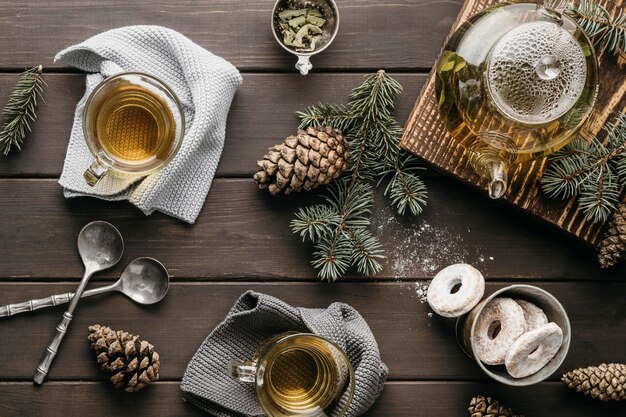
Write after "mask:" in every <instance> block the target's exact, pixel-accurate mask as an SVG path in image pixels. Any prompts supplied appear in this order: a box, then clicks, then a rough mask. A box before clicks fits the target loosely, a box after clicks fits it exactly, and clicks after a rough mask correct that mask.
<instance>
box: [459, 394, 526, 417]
mask: <svg viewBox="0 0 626 417" xmlns="http://www.w3.org/2000/svg"><path fill="white" fill-rule="evenodd" d="M467 411H469V414H470V417H524V416H522V415H519V414H515V413H514V412H513V411H511V409H510V408H509V407H507V406H505V405H502V404H500V403H499V402H498V401H497V400H494V399H492V398H491V397H484V396H482V395H478V396H476V397H474V398H472V400H471V401H470V406H469V408H468V409H467Z"/></svg>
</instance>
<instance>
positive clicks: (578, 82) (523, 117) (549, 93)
mask: <svg viewBox="0 0 626 417" xmlns="http://www.w3.org/2000/svg"><path fill="white" fill-rule="evenodd" d="M586 77H587V64H586V61H585V55H584V52H583V50H582V48H581V46H580V44H579V43H578V42H577V41H576V39H575V38H574V37H573V36H572V35H571V34H570V33H569V32H568V31H567V30H565V29H563V28H562V27H561V25H559V24H558V23H557V22H556V21H545V20H540V21H535V22H528V23H523V24H521V25H520V26H517V27H516V28H514V29H512V30H511V31H510V32H508V33H506V34H505V35H504V36H502V38H500V40H499V41H498V42H497V43H496V44H495V45H494V46H493V48H492V50H491V53H490V56H489V58H488V63H487V70H486V73H485V78H486V84H487V90H488V91H489V94H490V96H491V98H492V100H493V103H494V104H495V105H496V107H497V108H498V110H499V111H500V113H502V114H503V115H505V116H507V117H509V118H511V119H513V120H515V121H518V122H520V123H525V124H544V123H548V122H551V121H553V120H556V119H558V118H559V117H561V116H562V115H563V114H565V113H567V111H569V110H570V109H571V108H572V107H573V106H574V105H575V104H576V102H577V101H578V98H579V97H580V95H581V94H582V92H583V90H584V88H585V82H586Z"/></svg>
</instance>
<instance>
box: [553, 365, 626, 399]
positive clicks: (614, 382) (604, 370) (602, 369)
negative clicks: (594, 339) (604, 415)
mask: <svg viewBox="0 0 626 417" xmlns="http://www.w3.org/2000/svg"><path fill="white" fill-rule="evenodd" d="M561 381H563V382H564V383H565V384H566V385H567V387H568V388H571V389H574V390H576V392H582V393H583V394H585V395H588V396H590V397H591V398H597V399H599V400H602V401H609V400H615V401H620V400H623V399H626V364H620V363H610V364H608V365H607V364H605V363H603V364H602V365H600V366H589V367H587V368H579V369H574V370H573V371H570V372H568V373H566V374H565V375H563V377H562V378H561Z"/></svg>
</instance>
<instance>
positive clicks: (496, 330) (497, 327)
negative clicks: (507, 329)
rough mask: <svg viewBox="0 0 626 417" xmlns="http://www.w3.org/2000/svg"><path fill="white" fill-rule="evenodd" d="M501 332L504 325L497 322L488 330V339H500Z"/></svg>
mask: <svg viewBox="0 0 626 417" xmlns="http://www.w3.org/2000/svg"><path fill="white" fill-rule="evenodd" d="M501 330H502V323H500V320H495V321H493V322H492V323H491V324H490V325H489V327H488V328H487V337H488V338H489V339H491V340H493V339H495V338H496V337H498V335H499V334H500V331H501Z"/></svg>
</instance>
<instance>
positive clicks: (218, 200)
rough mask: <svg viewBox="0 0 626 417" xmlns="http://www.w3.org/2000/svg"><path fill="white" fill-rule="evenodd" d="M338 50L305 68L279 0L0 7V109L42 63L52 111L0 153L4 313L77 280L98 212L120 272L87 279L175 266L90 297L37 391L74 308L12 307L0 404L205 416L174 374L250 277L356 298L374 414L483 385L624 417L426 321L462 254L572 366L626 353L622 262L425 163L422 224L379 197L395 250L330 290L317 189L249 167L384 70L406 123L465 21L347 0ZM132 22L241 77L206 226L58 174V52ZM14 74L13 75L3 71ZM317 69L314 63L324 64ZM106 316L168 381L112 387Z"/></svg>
mask: <svg viewBox="0 0 626 417" xmlns="http://www.w3.org/2000/svg"><path fill="white" fill-rule="evenodd" d="M338 3H339V7H340V9H341V13H342V15H341V18H342V26H341V28H340V35H339V36H338V38H337V40H336V42H335V43H334V44H333V45H332V46H331V47H330V48H329V49H328V51H325V52H324V53H323V54H321V55H320V56H319V57H315V58H314V59H313V63H314V65H315V69H314V70H313V72H314V73H313V74H311V75H309V76H307V77H301V76H299V75H297V74H295V73H293V65H294V62H295V60H294V57H293V56H291V55H289V54H288V53H286V52H284V51H283V50H282V49H280V48H279V47H278V46H277V45H276V44H275V41H274V39H273V37H272V35H271V33H270V31H269V27H268V26H269V24H268V15H269V11H270V9H271V7H272V4H273V2H272V1H271V0H263V1H261V0H245V1H237V0H217V1H214V0H184V1H179V2H175V3H172V2H165V1H163V0H138V1H134V2H132V3H129V2H123V1H122V0H104V1H100V2H94V1H91V0H81V1H75V2H68V1H66V0H51V1H47V2H43V1H32V0H27V1H23V2H17V1H12V2H4V3H1V4H0V25H1V27H2V36H1V37H0V105H4V102H5V101H6V97H7V95H8V94H9V92H10V91H11V88H12V85H13V83H14V82H15V73H16V72H17V71H19V70H20V69H21V68H23V67H25V66H31V65H35V64H38V63H42V64H43V65H44V66H46V68H47V73H46V75H45V76H46V80H47V81H48V84H49V87H48V89H47V96H46V103H45V104H43V105H42V106H41V107H40V111H39V115H40V118H39V120H38V122H37V123H36V125H35V130H34V132H33V134H32V135H31V136H30V137H29V138H28V139H27V141H28V143H27V144H26V146H25V149H24V151H23V152H21V153H14V154H13V155H11V156H10V157H8V158H5V159H3V160H2V163H0V196H1V197H0V254H2V256H0V305H3V304H5V303H10V302H19V301H24V300H26V299H29V298H33V297H44V296H47V295H50V294H51V293H55V292H64V291H70V290H72V289H73V288H74V287H75V285H76V281H77V280H78V279H79V278H80V276H81V275H82V267H81V265H80V260H79V258H78V256H77V253H76V247H75V246H76V235H77V233H78V231H79V230H80V228H81V227H82V226H83V225H84V224H85V223H87V222H89V221H91V220H95V219H103V220H108V221H111V222H112V223H114V224H115V225H116V226H118V227H119V228H120V230H121V231H122V233H123V235H124V238H125V241H126V252H125V255H124V259H123V260H122V262H120V265H118V266H116V267H115V268H113V269H111V270H110V271H106V272H104V273H101V274H98V275H97V276H96V277H94V279H93V281H94V282H93V283H92V284H91V285H92V286H95V285H103V284H105V282H111V280H112V279H114V278H117V277H118V276H119V274H120V273H121V271H122V270H123V268H124V267H125V265H126V263H127V262H128V261H130V260H131V259H133V258H135V257H138V256H153V257H156V258H158V259H160V260H162V261H163V262H164V264H165V265H166V266H167V267H168V268H169V270H170V272H171V273H172V277H173V281H174V283H173V284H172V287H171V290H170V291H171V292H170V294H169V295H168V296H167V298H166V299H165V300H164V301H163V302H161V303H159V304H157V305H154V306H149V307H140V306H138V305H136V304H133V303H132V302H131V301H130V300H128V299H126V298H124V297H123V296H122V295H119V294H115V295H114V294H112V295H109V296H101V297H98V298H94V299H91V300H89V301H87V302H85V303H81V305H80V307H79V310H78V312H77V316H76V319H75V322H74V324H73V325H72V327H71V328H70V332H69V334H68V337H67V338H66V340H65V342H64V345H63V348H62V350H61V352H60V353H59V356H58V358H57V361H56V363H55V364H54V366H53V369H52V372H51V375H50V376H51V379H52V381H50V382H47V383H46V384H44V386H43V387H39V388H37V387H34V386H33V385H32V383H31V382H30V378H31V377H32V371H33V369H34V367H35V366H36V364H37V363H38V360H39V359H40V357H41V352H42V350H43V348H44V346H45V345H46V344H47V342H48V341H49V338H50V336H51V335H52V333H53V331H54V326H55V325H56V324H57V322H58V319H59V317H60V314H61V311H62V308H60V307H57V308H54V309H52V310H47V311H45V310H43V311H38V312H35V313H30V314H24V315H21V316H17V317H13V318H9V319H6V318H5V319H0V340H3V342H2V343H0V416H2V417H5V416H6V417H17V416H19V417H23V416H28V417H38V416H46V417H56V416H60V417H66V416H84V415H91V416H94V417H100V416H102V417H105V416H106V417H108V416H113V415H117V416H127V415H139V416H153V415H154V416H156V415H158V416H165V417H167V416H182V415H185V416H200V415H205V414H203V413H201V412H200V411H199V410H198V409H196V408H195V407H193V406H190V405H187V404H185V403H184V402H182V401H181V396H180V395H181V392H180V389H179V380H180V378H181V377H182V374H183V372H184V369H185V367H186V364H187V362H188V361H189V359H190V358H191V355H192V354H193V352H194V351H195V350H196V349H197V347H198V346H199V344H200V343H201V341H202V340H203V339H204V337H206V335H207V334H208V333H209V332H210V331H211V330H212V329H213V328H214V327H215V326H216V325H217V324H218V323H219V322H220V321H221V320H222V318H223V317H224V314H225V313H226V312H227V311H228V309H229V308H230V307H231V305H232V304H233V302H234V301H235V299H236V298H237V297H238V296H239V295H240V294H241V293H243V292H244V291H245V290H247V289H254V290H257V291H262V292H266V293H268V294H271V295H275V296H278V297H281V298H283V299H285V300H286V301H287V302H290V303H293V304H295V305H301V306H305V307H324V306H326V305H328V304H330V303H331V302H333V301H344V302H347V303H349V304H351V305H353V306H354V307H356V308H357V309H358V310H359V311H360V312H361V313H362V314H363V315H364V317H365V318H366V319H367V320H368V322H369V324H370V325H371V327H372V330H373V332H374V334H375V336H376V337H377V340H378V343H379V345H380V349H381V352H382V355H383V358H384V360H385V361H386V362H387V364H388V365H389V366H390V380H391V381H390V382H389V383H388V384H387V386H386V388H385V391H384V394H383V396H382V397H381V398H380V400H379V401H378V402H377V403H376V404H375V405H374V407H373V409H372V410H371V411H370V412H369V413H367V414H366V416H369V417H415V416H417V417H443V416H445V417H455V416H457V415H458V416H462V415H466V414H467V412H466V411H465V409H466V407H467V403H468V401H469V399H470V398H471V397H472V396H473V395H476V394H479V393H484V394H491V395H494V396H496V397H498V398H499V399H501V400H502V401H504V402H506V403H508V404H509V405H511V406H513V407H514V408H515V409H516V410H518V412H520V413H524V414H525V415H526V416H527V417H533V416H535V417H537V416H541V417H544V416H555V417H583V416H585V417H588V416H590V415H599V416H600V415H602V416H617V415H621V414H620V413H623V410H624V406H623V405H616V404H612V405H611V404H610V405H605V404H598V403H596V402H593V401H589V400H587V399H586V398H582V397H580V396H577V395H575V394H572V393H569V392H568V391H567V390H566V389H565V388H564V387H563V386H562V385H561V384H560V383H558V382H556V380H557V378H558V375H554V376H553V377H552V378H551V380H552V381H551V382H546V383H542V384H539V385H537V386H534V387H529V388H522V389H513V388H511V387H506V386H503V385H499V384H496V383H492V382H488V381H487V379H486V377H485V376H484V375H483V374H482V373H481V372H480V371H479V368H478V367H477V365H476V364H475V363H474V362H472V360H470V359H469V358H467V357H465V356H464V354H463V353H462V352H461V351H460V350H459V348H458V346H457V344H456V341H455V338H454V334H453V324H454V322H453V321H450V320H446V319H441V318H438V317H436V316H435V317H429V315H428V312H429V310H428V308H427V305H426V304H424V303H421V302H420V301H419V299H418V297H417V293H416V289H417V284H416V280H417V279H429V278H431V277H432V276H433V275H434V274H435V273H436V271H437V270H438V269H440V268H441V267H443V266H446V265H448V264H450V263H453V262H460V261H466V262H470V263H472V264H474V265H476V266H477V267H478V268H479V269H481V270H482V271H483V272H484V273H485V276H486V278H487V280H488V291H493V290H495V289H497V288H500V287H502V286H503V285H507V284H508V283H511V282H526V283H535V284H536V285H539V286H541V287H543V288H546V289H547V290H548V291H551V292H552V293H554V294H555V295H556V296H557V298H559V299H560V300H561V301H562V302H563V304H564V305H565V307H566V309H567V310H568V312H569V314H570V319H571V321H572V325H573V343H572V347H571V350H570V354H569V355H568V357H567V360H566V362H565V364H564V366H563V368H562V369H561V370H560V371H562V370H564V369H566V368H572V367H578V366H585V365H589V364H592V363H598V362H602V361H622V362H623V361H626V357H624V349H623V346H624V345H626V333H625V332H624V331H623V329H624V320H625V317H626V310H625V309H626V305H625V304H624V303H623V301H622V299H621V298H622V296H623V294H624V293H625V290H626V288H625V287H624V286H625V285H626V274H625V272H626V267H620V268H617V269H615V270H613V271H608V272H606V271H605V272H600V270H599V268H598V267H597V264H596V261H595V254H594V253H593V251H590V250H589V249H588V248H586V247H584V246H583V245H581V244H580V243H579V242H577V241H575V240H574V239H569V238H568V237H566V236H563V235H562V234H561V233H560V232H558V231H556V230H553V229H552V228H550V227H548V226H546V225H541V224H538V223H537V222H536V221H534V220H533V219H531V218H529V217H527V216H525V215H524V214H522V213H519V212H517V211H515V210H510V208H508V207H505V206H503V205H500V204H497V203H494V202H491V201H489V200H488V199H487V198H484V197H483V196H481V195H479V194H478V193H476V192H474V191H473V190H471V189H468V188H466V187H464V186H462V185H460V184H456V183H454V182H452V181H450V180H448V179H445V178H443V177H441V176H440V175H439V174H435V173H432V172H431V171H426V172H424V175H423V176H424V177H425V178H426V182H427V186H428V190H429V205H428V207H427V209H426V212H425V213H424V215H423V216H421V217H420V218H418V219H413V218H409V217H401V216H396V215H394V214H393V212H392V211H391V210H390V209H389V208H388V205H387V204H386V202H384V200H383V196H382V193H381V192H380V191H379V192H378V193H377V195H376V199H377V204H376V207H375V210H374V214H373V222H374V224H373V226H372V230H373V231H374V233H375V234H376V235H377V236H379V237H380V238H381V241H382V242H383V245H384V247H385V248H386V249H387V259H385V260H384V262H383V263H384V270H383V271H382V273H381V274H380V275H379V276H377V277H376V278H375V279H372V278H366V277H362V276H358V275H354V274H350V275H349V276H348V277H346V279H345V280H344V281H342V282H340V283H336V284H332V285H322V284H319V283H318V282H317V281H318V280H317V278H316V276H315V271H314V270H312V268H311V267H310V264H309V261H310V248H309V247H308V246H307V245H303V244H302V243H301V242H300V241H299V239H298V237H297V236H295V235H293V234H292V233H291V230H290V229H289V220H290V219H291V218H292V217H293V212H294V211H295V210H296V209H297V208H298V207H300V206H302V205H304V204H308V203H311V202H313V201H315V199H314V196H315V194H301V195H296V196H291V197H288V198H270V197H269V196H268V195H267V193H266V192H264V191H260V190H257V189H256V187H255V185H254V184H253V183H252V181H251V180H250V179H249V177H250V175H251V173H252V172H253V171H254V169H255V166H254V163H255V161H256V160H257V159H258V158H259V157H260V156H262V154H263V153H264V152H265V150H266V148H267V147H269V146H271V145H273V144H275V143H279V142H280V141H282V140H283V138H284V137H285V136H287V135H288V134H290V133H292V131H293V130H294V129H295V127H296V125H297V119H296V117H295V115H294V112H295V111H296V110H301V109H303V108H304V107H305V106H307V105H310V104H314V103H316V102H318V101H323V102H345V101H346V99H347V95H348V94H349V92H350V90H351V89H352V88H353V87H354V86H356V85H357V84H358V83H359V81H360V80H361V79H362V76H363V74H364V73H366V72H369V71H371V70H376V69H378V68H385V69H387V70H391V72H392V74H393V76H394V77H395V78H396V79H398V80H399V81H400V82H401V84H402V85H403V86H404V88H405V93H404V94H403V95H402V96H401V100H400V103H399V107H398V111H397V116H398V119H399V121H400V122H401V123H402V122H403V121H404V120H405V119H406V118H407V115H408V114H409V111H410V108H411V105H412V103H413V101H414V99H415V97H416V96H417V95H418V92H419V90H420V88H421V87H422V85H423V84H424V82H425V81H426V77H427V74H425V72H426V71H427V69H428V68H429V67H430V66H431V65H432V63H433V62H434V60H435V58H436V55H437V53H438V52H439V49H440V47H441V44H442V42H443V39H444V38H445V36H446V34H447V33H448V31H449V28H450V26H451V25H452V23H453V20H454V16H455V15H456V14H457V12H458V10H459V8H460V5H461V3H462V1H461V0H397V1H393V2H380V1H375V0H350V1H348V0H339V1H338ZM127 24H158V25H164V26H168V27H171V28H173V29H176V30H179V31H181V32H182V33H184V34H186V35H188V36H189V37H190V38H191V39H193V40H194V41H196V42H197V43H199V44H200V45H202V46H204V47H206V48H207V49H209V50H211V51H212V52H215V53H217V54H219V55H221V56H223V57H225V58H226V59H229V60H231V62H233V63H234V64H235V65H237V66H238V67H239V68H240V69H241V70H242V72H243V77H244V84H243V85H242V86H241V88H240V89H239V91H238V92H237V95H236V97H235V100H234V102H233V105H232V108H231V112H230V114H229V120H228V126H227V137H226V147H225V150H224V154H223V156H222V159H221V162H220V166H219V168H218V173H217V175H218V177H219V178H218V179H216V180H215V182H214V183H213V186H212V190H211V192H210V194H209V196H208V199H207V202H206V204H205V207H204V209H203V211H202V213H201V215H200V217H199V219H198V222H197V224H196V225H194V226H189V225H186V224H182V223H181V222H179V221H176V220H173V219H171V218H168V217H166V216H164V215H161V214H154V215H152V216H150V217H145V216H143V215H142V214H141V213H139V212H138V210H136V209H135V208H134V207H132V206H131V205H129V204H128V203H124V202H116V203H109V202H103V201H100V200H95V199H87V198H84V199H72V200H66V199H64V198H63V195H62V192H61V189H60V187H59V186H58V184H57V183H56V178H57V177H58V175H59V174H60V172H61V168H62V164H63V159H64V156H65V147H66V145H67V140H68V136H69V131H70V129H71V124H72V119H73V114H74V108H75V104H76V102H77V101H78V100H79V99H80V97H81V96H82V94H83V92H84V75H83V74H80V73H78V72H76V71H74V70H72V69H70V68H67V67H65V66H64V65H63V64H62V63H56V64H55V63H53V62H52V58H53V56H54V54H55V53H56V52H57V51H58V50H60V49H62V48H63V47H65V46H68V45H71V44H74V43H76V42H79V41H81V40H83V39H85V38H87V37H89V36H91V35H94V34H96V33H99V32H100V31H102V30H105V29H110V28H112V27H116V26H123V25H127ZM2 71H4V73H2ZM316 71H317V72H322V73H323V74H315V72H316ZM96 322H100V323H103V324H108V325H111V326H113V327H118V328H123V329H126V330H129V331H132V332H135V333H139V334H140V335H141V336H143V337H145V338H146V339H148V340H150V341H151V342H153V343H155V344H156V346H157V349H158V351H159V353H160V354H161V356H162V358H163V367H162V380H161V381H160V382H159V383H157V384H156V385H155V386H153V387H150V388H148V389H146V390H144V391H142V392H139V393H137V394H134V395H127V394H125V393H123V392H118V391H116V390H114V389H112V388H111V387H109V386H107V385H106V384H105V383H103V382H102V381H103V375H102V374H101V373H100V372H99V371H98V369H97V366H96V365H95V361H94V360H93V354H92V352H91V351H90V350H89V348H88V344H87V341H86V340H85V335H86V327H87V326H88V325H89V324H93V323H96Z"/></svg>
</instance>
